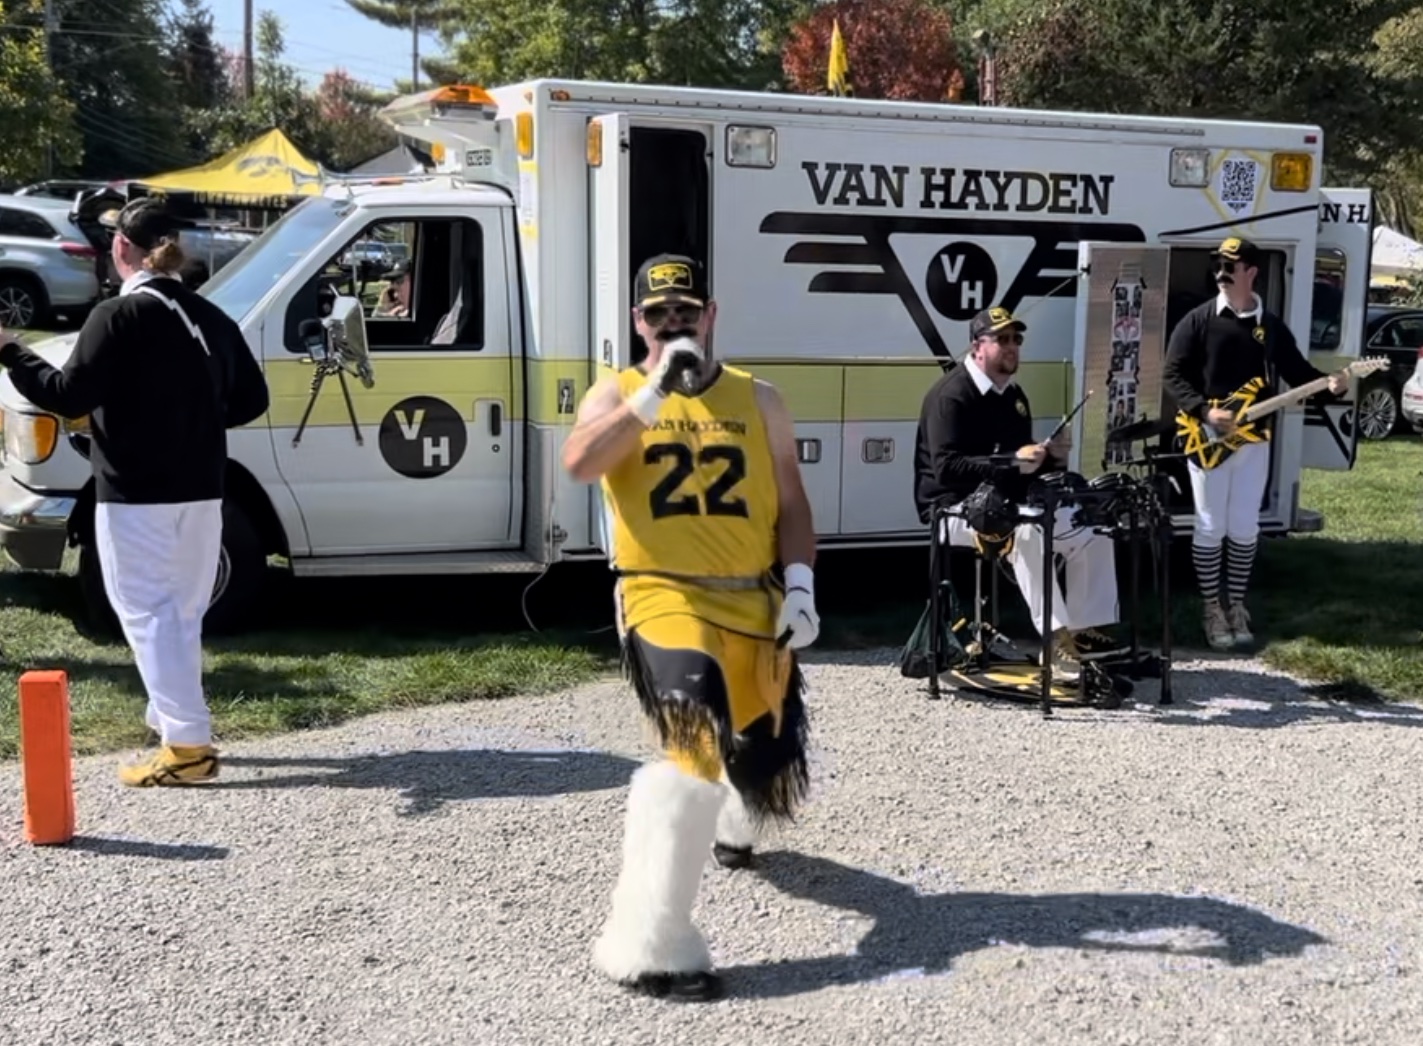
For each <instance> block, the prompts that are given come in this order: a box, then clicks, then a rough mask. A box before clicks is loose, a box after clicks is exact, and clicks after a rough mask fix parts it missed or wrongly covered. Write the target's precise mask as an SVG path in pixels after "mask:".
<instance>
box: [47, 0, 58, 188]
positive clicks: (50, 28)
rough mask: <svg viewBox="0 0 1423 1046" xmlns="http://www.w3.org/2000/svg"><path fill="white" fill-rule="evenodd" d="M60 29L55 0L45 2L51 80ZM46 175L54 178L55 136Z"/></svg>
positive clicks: (51, 136) (48, 148)
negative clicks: (55, 43)
mask: <svg viewBox="0 0 1423 1046" xmlns="http://www.w3.org/2000/svg"><path fill="white" fill-rule="evenodd" d="M58 28H59V15H58V13H57V12H56V11H55V9H54V0H44V64H45V68H46V69H48V70H49V75H50V79H51V80H52V79H53V78H54V33H55V30H57V29H58ZM44 175H45V177H46V178H53V177H54V136H53V135H50V136H49V140H48V141H47V142H46V143H45V150H44Z"/></svg>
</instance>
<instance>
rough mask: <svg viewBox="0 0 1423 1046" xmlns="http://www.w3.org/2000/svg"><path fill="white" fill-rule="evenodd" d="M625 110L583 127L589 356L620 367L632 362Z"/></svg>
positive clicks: (603, 364)
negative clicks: (590, 283)
mask: <svg viewBox="0 0 1423 1046" xmlns="http://www.w3.org/2000/svg"><path fill="white" fill-rule="evenodd" d="M628 124H629V121H628V117H627V114H626V113H608V114H606V115H603V116H597V117H594V118H593V120H592V121H591V123H590V125H589V128H588V135H589V142H588V201H589V206H590V208H591V211H592V215H591V219H592V220H591V229H590V235H589V247H590V251H589V253H590V256H591V257H590V259H589V260H590V262H591V263H592V268H593V288H592V307H593V308H592V312H593V315H592V317H591V324H590V326H591V329H592V332H593V347H594V353H595V355H594V360H595V362H596V363H598V364H599V365H601V366H603V367H611V368H613V369H614V370H622V369H624V368H625V367H628V366H630V365H631V363H632V347H633V332H634V328H633V325H632V312H631V310H632V277H633V272H632V267H631V261H630V255H631V246H630V244H631V239H632V237H631V231H630V223H629V221H628V206H629V195H630V189H629V186H630V184H631V181H630V171H631V167H632V163H631V160H632V157H631V154H630V152H629V136H628Z"/></svg>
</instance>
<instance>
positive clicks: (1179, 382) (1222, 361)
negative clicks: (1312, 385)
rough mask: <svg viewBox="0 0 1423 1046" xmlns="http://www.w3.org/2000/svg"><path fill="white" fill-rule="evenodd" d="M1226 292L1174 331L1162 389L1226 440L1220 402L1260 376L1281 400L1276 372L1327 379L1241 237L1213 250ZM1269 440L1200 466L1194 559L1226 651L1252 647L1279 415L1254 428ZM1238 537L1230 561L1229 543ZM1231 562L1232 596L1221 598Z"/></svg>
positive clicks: (1195, 484) (1295, 378)
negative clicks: (1263, 516)
mask: <svg viewBox="0 0 1423 1046" xmlns="http://www.w3.org/2000/svg"><path fill="white" fill-rule="evenodd" d="M1211 261H1212V264H1213V268H1214V274H1215V281H1216V285H1217V286H1218V287H1219V288H1220V293H1219V294H1218V295H1217V296H1216V297H1215V298H1212V299H1211V300H1209V301H1206V302H1204V303H1202V304H1201V305H1198V306H1197V307H1196V308H1194V309H1192V310H1191V311H1190V312H1188V313H1187V314H1186V315H1185V316H1183V317H1182V318H1181V321H1180V322H1179V323H1178V324H1177V325H1176V327H1175V329H1174V330H1172V332H1171V338H1170V341H1169V342H1168V344H1167V346H1166V360H1165V364H1164V366H1163V369H1162V385H1163V386H1164V387H1165V389H1166V390H1167V391H1168V392H1169V393H1170V394H1171V396H1172V398H1173V399H1175V401H1176V405H1177V407H1178V408H1179V409H1180V410H1181V411H1182V412H1184V413H1185V414H1187V415H1190V416H1191V417H1194V418H1198V419H1199V420H1201V421H1203V422H1205V423H1206V424H1208V425H1210V426H1212V427H1213V428H1214V429H1215V430H1216V431H1217V432H1218V433H1219V434H1220V435H1221V436H1225V435H1228V434H1230V433H1231V432H1233V431H1235V428H1236V425H1235V417H1236V414H1237V413H1238V412H1234V411H1230V410H1224V409H1221V408H1220V407H1216V406H1213V405H1212V401H1217V400H1224V399H1227V398H1229V397H1230V396H1231V395H1232V394H1233V393H1235V392H1237V391H1238V390H1240V389H1241V387H1242V386H1244V385H1246V384H1248V383H1249V382H1251V381H1252V380H1253V379H1260V380H1261V381H1263V382H1264V383H1265V385H1264V388H1262V389H1260V391H1259V393H1258V395H1259V397H1260V398H1264V397H1266V396H1269V395H1273V394H1274V391H1275V390H1274V388H1273V387H1274V377H1275V375H1276V374H1278V376H1279V377H1280V378H1282V379H1283V380H1284V381H1285V382H1286V383H1287V384H1288V385H1290V386H1291V387H1295V388H1297V387H1299V386H1300V385H1303V384H1305V383H1307V382H1310V381H1314V380H1317V379H1320V378H1324V377H1325V374H1324V373H1323V372H1322V371H1319V370H1316V369H1315V368H1314V367H1313V366H1311V365H1310V363H1309V362H1308V360H1306V359H1305V357H1304V355H1303V354H1302V353H1301V352H1300V349H1299V344H1298V343H1297V342H1296V341H1295V336H1294V334H1293V333H1291V331H1290V329H1289V327H1288V326H1287V325H1286V324H1285V322H1284V320H1282V319H1281V318H1280V317H1279V316H1277V315H1275V314H1274V313H1273V312H1271V311H1269V310H1268V309H1266V308H1265V306H1264V304H1263V303H1262V302H1261V300H1260V295H1259V294H1257V293H1256V292H1255V280H1256V278H1257V275H1258V273H1259V271H1260V263H1261V261H1262V255H1261V252H1260V249H1259V248H1258V247H1257V246H1256V245H1255V244H1253V243H1251V242H1250V241H1249V240H1245V239H1240V238H1239V237H1235V236H1232V237H1230V238H1228V239H1226V240H1225V241H1224V242H1222V243H1221V245H1220V246H1219V247H1218V248H1217V249H1216V250H1215V251H1214V252H1212V254H1211ZM1328 382H1329V392H1330V394H1332V397H1339V396H1341V395H1343V394H1344V393H1345V392H1347V391H1348V388H1349V375H1348V372H1347V371H1341V372H1339V373H1337V374H1332V375H1329V376H1328ZM1254 424H1255V429H1256V432H1257V433H1258V434H1259V435H1260V436H1261V437H1262V441H1261V442H1250V443H1246V444H1244V445H1243V446H1241V447H1240V448H1239V449H1238V450H1236V451H1235V453H1234V454H1232V455H1230V456H1229V457H1228V458H1226V459H1225V460H1224V461H1222V462H1221V463H1220V464H1218V465H1217V466H1216V467H1215V468H1210V469H1207V468H1203V467H1202V466H1201V465H1200V464H1199V463H1198V462H1197V461H1194V460H1192V461H1190V462H1189V463H1188V468H1189V471H1190V476H1191V496H1192V499H1193V501H1194V502H1195V509H1196V525H1195V533H1194V536H1193V539H1192V547H1191V552H1192V559H1193V561H1194V563H1195V568H1196V578H1197V580H1198V582H1199V583H1200V587H1201V597H1202V599H1203V600H1204V603H1205V613H1204V627H1205V633H1206V640H1207V641H1208V642H1209V643H1210V645H1211V646H1212V647H1213V648H1214V649H1216V650H1227V649H1230V648H1231V647H1232V646H1237V645H1244V644H1248V643H1250V642H1251V641H1252V640H1253V639H1254V637H1253V636H1252V635H1251V631H1250V615H1249V612H1248V611H1247V610H1246V609H1245V590H1246V587H1247V586H1248V584H1249V581H1250V571H1251V568H1252V566H1253V565H1254V562H1255V545H1256V538H1257V535H1258V534H1259V531H1260V503H1261V501H1263V500H1264V496H1265V484H1266V483H1267V482H1268V480H1269V474H1270V445H1269V439H1270V437H1271V435H1272V434H1273V429H1274V425H1273V418H1272V417H1269V416H1267V417H1265V418H1262V419H1261V420H1260V421H1257V422H1255V423H1254ZM1226 538H1228V539H1229V545H1228V548H1227V549H1226V554H1225V555H1224V557H1223V556H1222V551H1223V547H1225V542H1224V539H1226ZM1223 558H1224V567H1225V572H1226V586H1225V587H1226V595H1227V599H1228V601H1227V602H1226V603H1224V604H1222V602H1221V599H1220V594H1221V593H1220V588H1221V584H1220V582H1221V567H1222V559H1223Z"/></svg>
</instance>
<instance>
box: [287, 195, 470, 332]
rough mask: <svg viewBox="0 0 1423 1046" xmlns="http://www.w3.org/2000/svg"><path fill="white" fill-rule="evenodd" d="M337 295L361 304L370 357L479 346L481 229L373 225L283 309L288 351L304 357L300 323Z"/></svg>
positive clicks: (427, 222) (422, 222)
mask: <svg viewBox="0 0 1423 1046" xmlns="http://www.w3.org/2000/svg"><path fill="white" fill-rule="evenodd" d="M337 297H355V298H359V299H360V300H361V304H362V306H363V307H364V311H365V315H366V336H367V338H368V340H369V344H370V351H372V352H402V351H403V352H416V351H427V352H428V351H430V350H432V349H434V350H452V351H459V352H477V351H479V350H481V349H483V348H484V340H485V339H484V230H483V228H482V227H481V226H480V224H479V222H477V221H474V220H473V219H471V218H412V219H389V220H385V221H380V222H373V223H372V224H370V225H368V226H367V227H366V228H364V229H362V230H361V232H360V233H359V234H358V235H357V236H356V237H355V238H354V239H353V240H351V241H350V242H349V243H347V244H345V245H344V246H342V247H341V248H340V249H339V250H338V251H336V253H335V254H333V255H332V256H331V257H330V258H328V259H327V260H326V264H325V265H323V266H322V267H321V269H320V270H318V271H317V273H316V275H315V276H313V277H312V278H311V280H309V281H307V284H306V285H305V286H303V287H302V289H301V290H300V291H298V292H297V295H296V297H295V298H293V299H292V303H291V306H290V307H289V308H288V310H287V316H286V321H285V323H284V325H283V326H284V338H283V341H284V343H285V344H286V347H287V351H288V352H292V353H304V352H305V351H306V349H305V348H304V347H303V346H302V344H301V338H300V337H299V336H298V334H297V332H298V331H299V330H300V328H301V321H302V320H304V319H309V318H312V317H318V318H323V319H324V318H325V317H326V316H329V315H330V314H331V306H332V304H333V303H334V301H335V299H336V298H337Z"/></svg>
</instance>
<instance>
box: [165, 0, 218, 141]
mask: <svg viewBox="0 0 1423 1046" xmlns="http://www.w3.org/2000/svg"><path fill="white" fill-rule="evenodd" d="M171 35H172V39H171V41H170V43H169V54H168V62H169V73H170V75H171V76H172V79H173V91H174V95H175V100H176V101H177V102H178V105H179V107H180V108H181V110H182V114H183V116H182V120H183V144H184V145H185V146H186V147H187V151H188V152H189V154H190V155H191V157H192V159H193V161H194V162H199V163H200V162H202V161H204V160H206V159H208V157H209V156H210V155H211V154H212V151H213V150H212V136H213V120H214V117H215V114H216V113H218V112H219V111H221V110H222V109H223V108H224V107H225V106H227V104H228V103H229V102H230V101H231V100H232V97H233V94H234V90H233V84H232V81H231V80H230V79H229V76H228V69H227V63H228V56H227V54H226V53H225V52H224V51H223V50H222V49H221V48H220V47H218V46H217V44H216V42H215V41H214V40H213V19H212V12H211V11H210V10H209V9H208V7H207V4H206V3H205V2H204V0H180V9H179V12H178V14H177V15H176V17H175V18H174V19H173V23H172V27H171Z"/></svg>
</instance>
